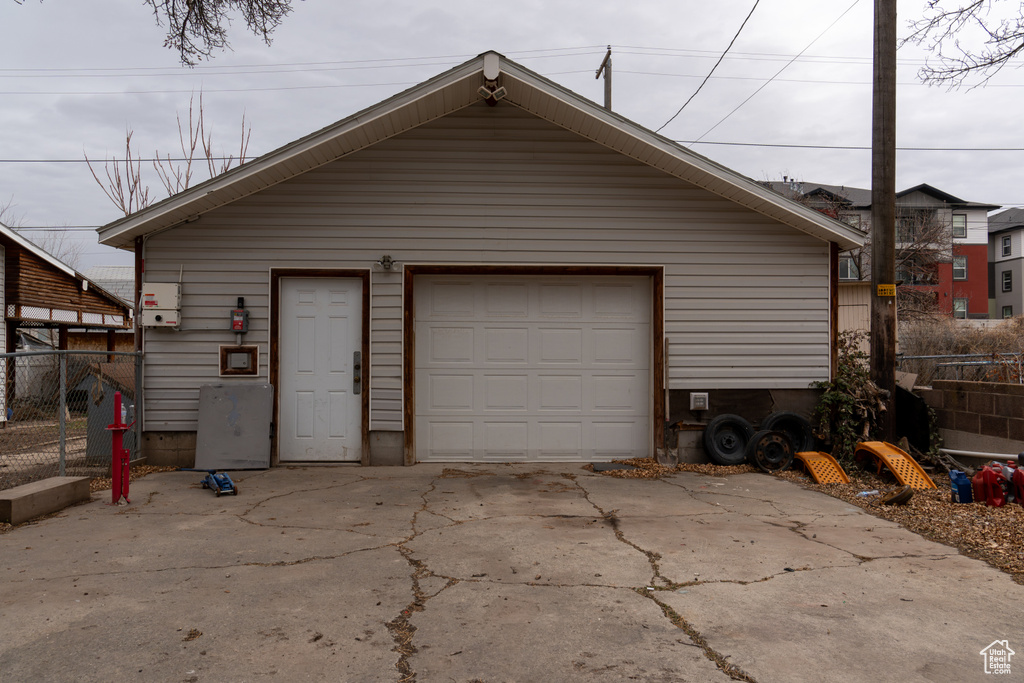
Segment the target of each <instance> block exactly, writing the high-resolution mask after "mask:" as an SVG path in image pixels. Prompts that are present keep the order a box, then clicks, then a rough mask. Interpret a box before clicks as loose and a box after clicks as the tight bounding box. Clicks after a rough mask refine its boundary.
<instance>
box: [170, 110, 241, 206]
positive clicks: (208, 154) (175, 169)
mask: <svg viewBox="0 0 1024 683" xmlns="http://www.w3.org/2000/svg"><path fill="white" fill-rule="evenodd" d="M203 111H204V107H203V93H201V92H200V93H199V109H198V111H197V110H196V108H195V97H194V96H193V97H191V98H189V101H188V130H187V132H186V130H185V127H184V125H183V124H182V121H181V114H178V115H177V118H178V142H179V144H180V145H181V154H182V156H181V161H175V159H174V158H173V157H171V155H170V154H166V155H163V156H161V155H160V154H159V153H157V155H156V161H155V162H153V167H154V168H155V169H156V172H157V175H158V176H159V178H160V182H162V183H163V186H164V189H165V190H167V194H168V195H172V194H177V193H178V192H181V191H182V190H185V189H188V187H189V185H190V184H191V183H192V175H193V172H194V171H195V169H194V168H193V164H194V163H195V162H197V161H198V162H199V163H201V162H202V161H203V160H205V161H206V171H207V173H208V174H209V175H208V176H207V177H209V178H212V177H213V176H215V175H220V174H221V173H224V172H225V171H227V170H229V169H230V168H231V167H232V166H234V165H235V163H236V162H237V163H238V164H243V163H245V156H246V152H247V151H248V149H249V138H250V136H251V135H252V129H251V128H250V127H248V126H247V125H246V123H245V114H242V127H241V131H242V134H241V138H240V140H239V144H238V156H237V157H235V156H234V155H231V156H227V157H221V156H218V155H217V154H216V153H215V152H214V149H213V134H212V133H209V132H207V130H206V117H205V115H204V113H203ZM197 154H198V155H199V156H198V157H197Z"/></svg>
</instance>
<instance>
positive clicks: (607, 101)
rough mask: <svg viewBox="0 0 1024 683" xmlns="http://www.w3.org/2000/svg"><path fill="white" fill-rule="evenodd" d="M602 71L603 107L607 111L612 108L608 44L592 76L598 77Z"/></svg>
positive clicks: (610, 56)
mask: <svg viewBox="0 0 1024 683" xmlns="http://www.w3.org/2000/svg"><path fill="white" fill-rule="evenodd" d="M602 72H603V73H604V108H605V109H607V110H608V111H611V110H612V46H611V45H609V46H608V52H606V53H605V55H604V61H602V62H601V66H599V67H597V75H596V76H594V78H595V79H596V78H600V77H601V73H602Z"/></svg>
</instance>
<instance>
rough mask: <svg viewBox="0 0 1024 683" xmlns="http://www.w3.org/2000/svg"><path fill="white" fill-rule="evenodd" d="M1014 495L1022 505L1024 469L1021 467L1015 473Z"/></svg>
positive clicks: (1023, 497)
mask: <svg viewBox="0 0 1024 683" xmlns="http://www.w3.org/2000/svg"><path fill="white" fill-rule="evenodd" d="M1013 497H1014V500H1016V501H1017V502H1018V503H1020V504H1021V505H1024V469H1021V468H1020V467H1018V468H1017V471H1016V472H1014V473H1013Z"/></svg>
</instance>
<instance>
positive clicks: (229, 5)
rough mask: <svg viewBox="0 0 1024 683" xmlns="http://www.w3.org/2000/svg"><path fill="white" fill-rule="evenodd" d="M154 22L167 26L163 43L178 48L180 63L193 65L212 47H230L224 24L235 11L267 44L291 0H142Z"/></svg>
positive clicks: (289, 9) (288, 7)
mask: <svg viewBox="0 0 1024 683" xmlns="http://www.w3.org/2000/svg"><path fill="white" fill-rule="evenodd" d="M144 1H145V3H146V4H147V5H149V6H150V7H152V8H153V15H154V16H155V17H156V22H157V24H158V25H160V26H163V25H165V24H166V26H167V38H166V39H165V40H164V46H165V47H168V48H171V49H173V50H177V51H178V55H179V56H180V58H181V63H182V64H186V65H188V66H195V65H196V64H197V63H198V62H199V61H201V60H203V59H209V58H210V57H211V56H212V54H213V52H214V50H223V49H225V48H228V47H230V46H229V44H228V39H227V28H226V25H227V24H230V23H231V18H230V16H229V14H230V13H231V12H239V13H241V15H242V18H243V19H244V20H245V24H246V26H247V27H248V28H249V30H250V31H251V32H252V33H253V34H254V35H256V36H259V37H260V38H262V40H263V42H265V43H266V44H267V45H270V42H271V37H270V36H271V34H272V33H273V32H274V29H276V28H277V27H278V26H279V25H280V24H281V22H282V21H283V20H284V18H285V17H286V16H288V14H290V13H291V11H292V6H291V5H292V3H291V0H144Z"/></svg>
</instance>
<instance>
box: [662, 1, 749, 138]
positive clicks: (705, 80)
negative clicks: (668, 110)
mask: <svg viewBox="0 0 1024 683" xmlns="http://www.w3.org/2000/svg"><path fill="white" fill-rule="evenodd" d="M760 2H761V0H754V6H753V7H751V8H750V11H749V12H748V13H747V18H746V19H744V20H743V23H742V24H740V27H739V28H738V29H737V30H736V35H734V36H733V37H732V40H730V41H729V44H728V45H726V46H725V51H724V52H722V55H721V56H720V57H719V58H718V61H717V62H715V65H714V66H713V67H711V71H709V72H708V75H707V76H705V77H704V80H703V81H701V82H700V85H698V86H697V89H696V90H694V91H693V94H692V95H690V97H689V99H687V100H686V101H685V102H683V106H681V107H679V111H677V112H676V113H675V114H673V115H672V117H671V118H670V119H669V120H668V121H666V122H665V123H663V124H661V127H660V128H658V129H657V130H656V131H654V132H655V133H657V132H659V131H661V129H662V128H664V127H665V126H667V125H668V124H670V123H672V122H673V121H674V120H675V118H676V117H677V116H679V115H680V114H682V113H683V110H684V109H686V105H688V104H689V103H690V102H693V98H694V97H696V96H697V93H699V92H700V91H701V89H703V88H704V84H705V83H707V82H708V79H709V78H711V74H713V73H715V69H717V68H718V65H719V64H721V63H722V60H723V59H725V56H726V55H727V54H729V50H730V49H732V46H733V45H734V44H735V43H736V39H737V38H739V37H740V34H741V33H743V27H744V26H746V25H747V22H748V21H750V17H752V16H754V10H756V9H757V5H758V4H759V3H760Z"/></svg>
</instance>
